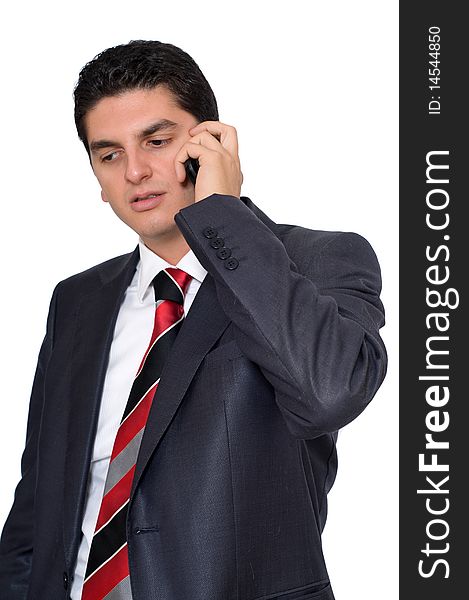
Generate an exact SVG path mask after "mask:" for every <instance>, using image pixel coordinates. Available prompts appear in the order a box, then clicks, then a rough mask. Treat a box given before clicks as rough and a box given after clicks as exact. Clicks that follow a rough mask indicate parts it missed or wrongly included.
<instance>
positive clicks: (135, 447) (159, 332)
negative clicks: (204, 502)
mask: <svg viewBox="0 0 469 600" xmlns="http://www.w3.org/2000/svg"><path fill="white" fill-rule="evenodd" d="M190 280H191V276H190V275H188V274H187V273H185V272H184V271H182V270H181V269H177V268H173V267H168V268H166V269H164V270H163V271H160V272H159V273H158V275H157V276H156V277H155V279H154V280H153V286H154V289H155V303H156V309H155V320H154V326H153V333H152V336H151V340H150V344H149V346H148V348H147V350H146V352H145V354H144V356H143V359H142V362H141V364H140V367H139V369H138V372H137V375H136V376H135V379H134V382H133V385H132V389H131V390H130V395H129V399H128V401H127V405H126V407H125V411H124V415H123V417H122V420H121V423H120V425H119V429H118V430H117V435H116V439H115V441H114V446H113V449H112V454H111V460H110V463H109V470H108V473H107V477H106V483H105V486H104V495H103V499H102V502H101V507H100V510H99V514H98V520H97V523H96V528H95V532H94V535H93V541H92V543H91V549H90V554H89V558H88V564H87V568H86V574H85V581H84V584H83V592H82V600H102V599H106V600H132V593H131V589H130V574H129V561H128V553H127V536H126V519H127V509H128V504H129V499H130V490H131V487H132V480H133V476H134V471H135V463H136V461H137V455H138V451H139V448H140V442H141V439H142V436H143V432H144V429H145V425H146V422H147V417H148V413H149V412H150V407H151V404H152V401H153V397H154V395H155V392H156V389H157V387H158V383H159V380H160V376H161V371H162V369H163V366H164V363H165V361H166V358H167V356H168V353H169V351H170V349H171V346H172V344H173V342H174V340H175V339H176V336H177V334H178V331H179V329H180V327H181V324H182V321H183V319H184V308H183V304H184V296H185V294H186V291H187V288H188V286H189V282H190ZM158 300H163V302H161V303H159V304H158Z"/></svg>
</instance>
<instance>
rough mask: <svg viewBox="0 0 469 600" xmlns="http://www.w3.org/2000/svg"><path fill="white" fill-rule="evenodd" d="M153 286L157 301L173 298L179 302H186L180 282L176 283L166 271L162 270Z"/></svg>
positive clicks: (154, 280)
mask: <svg viewBox="0 0 469 600" xmlns="http://www.w3.org/2000/svg"><path fill="white" fill-rule="evenodd" d="M153 287H154V289H155V301H156V302H157V301H158V300H173V301H174V302H177V303H178V304H181V305H182V304H184V295H183V294H182V292H181V290H180V288H179V284H176V283H174V280H173V279H172V277H171V276H170V275H169V274H168V273H167V272H166V271H160V272H159V273H158V275H157V276H156V277H155V278H154V279H153Z"/></svg>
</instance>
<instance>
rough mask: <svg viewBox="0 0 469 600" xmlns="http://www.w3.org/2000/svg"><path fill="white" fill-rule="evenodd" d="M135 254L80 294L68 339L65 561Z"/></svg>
mask: <svg viewBox="0 0 469 600" xmlns="http://www.w3.org/2000/svg"><path fill="white" fill-rule="evenodd" d="M138 258H139V252H138V248H137V249H136V250H135V251H134V253H133V254H132V255H131V256H130V257H129V259H128V260H127V261H126V262H125V263H124V265H123V266H122V263H121V265H120V270H118V271H117V274H116V273H113V274H112V276H111V278H109V277H108V279H107V280H106V281H101V285H100V286H99V288H98V289H96V290H95V291H93V292H92V293H89V294H86V295H84V296H83V297H82V300H81V303H80V306H79V309H78V314H77V319H76V331H75V338H74V341H73V344H74V346H73V353H72V356H73V361H72V365H71V375H70V413H69V427H68V435H67V446H66V448H67V450H66V457H65V487H64V544H65V554H66V558H67V562H69V563H70V561H71V560H73V549H74V548H75V547H76V545H77V544H78V542H79V536H80V531H81V522H82V518H83V508H84V503H85V498H86V486H87V481H88V474H89V465H90V460H91V453H92V449H93V443H94V436H95V432H96V425H97V421H98V415H99V407H100V400H101V394H102V390H103V385H104V379H105V375H106V368H107V363H108V356H109V350H110V347H111V343H112V338H113V333H114V326H115V323H116V319H117V315H118V313H119V308H120V305H121V302H122V300H123V296H124V294H125V290H126V288H127V287H128V285H129V284H130V282H131V280H132V277H133V274H134V272H135V267H136V265H137V262H138Z"/></svg>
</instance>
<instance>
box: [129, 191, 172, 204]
mask: <svg viewBox="0 0 469 600" xmlns="http://www.w3.org/2000/svg"><path fill="white" fill-rule="evenodd" d="M164 193H165V192H149V193H148V194H137V195H135V196H134V197H133V198H132V200H131V202H132V204H134V203H135V202H143V201H145V200H151V199H154V198H158V197H159V196H162V195H163V194H164Z"/></svg>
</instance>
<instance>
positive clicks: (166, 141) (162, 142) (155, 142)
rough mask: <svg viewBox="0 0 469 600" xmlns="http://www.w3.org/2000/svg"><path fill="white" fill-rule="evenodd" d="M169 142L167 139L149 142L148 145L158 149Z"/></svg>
mask: <svg viewBox="0 0 469 600" xmlns="http://www.w3.org/2000/svg"><path fill="white" fill-rule="evenodd" d="M169 142H170V140H169V139H165V140H150V142H149V143H150V145H151V146H154V147H155V148H160V147H161V146H166V144H168V143H169Z"/></svg>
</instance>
